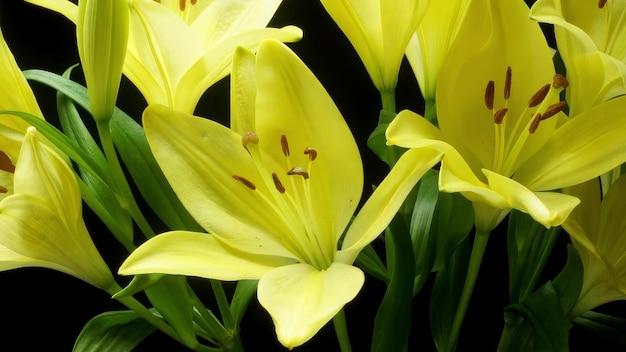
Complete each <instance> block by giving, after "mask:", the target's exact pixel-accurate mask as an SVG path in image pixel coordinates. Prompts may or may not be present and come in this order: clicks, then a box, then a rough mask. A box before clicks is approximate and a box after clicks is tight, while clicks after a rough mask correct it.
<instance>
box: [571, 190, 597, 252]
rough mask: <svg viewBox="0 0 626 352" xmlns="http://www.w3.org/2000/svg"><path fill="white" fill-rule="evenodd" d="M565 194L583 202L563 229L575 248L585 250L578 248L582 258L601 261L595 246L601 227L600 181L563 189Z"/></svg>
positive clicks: (575, 209)
mask: <svg viewBox="0 0 626 352" xmlns="http://www.w3.org/2000/svg"><path fill="white" fill-rule="evenodd" d="M563 193H565V194H569V195H571V196H574V197H576V198H578V199H581V200H582V202H581V203H580V205H578V206H577V207H576V208H574V210H573V211H572V213H571V214H570V216H568V217H567V220H565V222H564V223H563V228H564V229H565V231H567V233H568V234H569V236H570V237H571V239H572V241H573V242H574V247H576V248H578V246H582V247H584V248H585V250H581V249H580V248H578V253H579V254H580V255H581V257H584V256H586V255H589V254H591V255H593V256H595V257H596V258H597V259H598V260H601V257H600V254H599V253H598V252H597V250H596V245H595V243H596V241H597V238H598V236H599V234H600V226H601V225H600V224H601V222H600V216H601V215H600V214H601V204H602V203H601V200H602V191H601V189H600V180H599V179H598V178H594V179H592V180H589V181H587V182H584V183H581V184H579V185H575V186H572V187H566V188H563Z"/></svg>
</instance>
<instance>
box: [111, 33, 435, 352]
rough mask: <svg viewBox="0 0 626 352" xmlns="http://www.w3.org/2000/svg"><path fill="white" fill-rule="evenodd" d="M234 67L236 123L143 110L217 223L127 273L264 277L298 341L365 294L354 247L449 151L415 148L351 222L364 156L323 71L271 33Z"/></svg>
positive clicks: (370, 236) (151, 253)
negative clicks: (314, 68) (327, 86)
mask: <svg viewBox="0 0 626 352" xmlns="http://www.w3.org/2000/svg"><path fill="white" fill-rule="evenodd" d="M233 67H234V68H233V76H232V85H231V103H232V109H231V112H232V113H231V129H229V128H226V127H224V126H222V125H220V124H218V123H216V122H214V121H211V120H208V119H203V118H199V117H195V116H191V115H187V114H184V113H181V112H176V111H173V110H171V109H169V108H167V107H164V106H158V105H152V106H149V107H148V108H147V109H146V111H145V112H144V116H143V123H144V126H145V130H146V133H147V137H148V141H149V143H150V146H151V148H152V150H153V152H154V155H155V157H156V159H157V161H158V162H159V165H160V166H161V168H162V169H163V172H164V174H165V176H166V177H167V179H168V180H169V182H170V183H171V185H172V187H173V189H174V191H175V192H176V194H177V195H178V196H179V198H180V199H181V201H182V203H183V204H184V205H185V207H186V208H187V209H188V210H189V212H190V213H191V214H192V216H193V217H194V218H195V219H196V221H197V222H198V223H199V224H200V225H201V226H202V227H203V228H204V229H205V230H206V231H207V232H208V233H196V232H185V231H173V232H168V233H164V234H160V235H158V236H156V237H154V238H152V239H150V240H148V241H147V242H146V243H144V244H143V245H141V246H140V247H139V248H138V249H137V250H135V251H134V252H133V253H132V254H131V255H130V256H129V257H128V258H127V259H126V261H125V262H124V263H123V264H122V266H121V267H120V270H119V272H120V274H122V275H139V274H147V273H166V274H177V275H190V276H199V277H204V278H212V279H218V280H243V279H258V280H259V285H258V292H257V294H258V299H259V302H260V303H261V305H262V306H263V307H264V308H265V309H266V310H267V311H268V312H269V314H270V315H271V317H272V319H273V321H274V323H275V327H276V334H277V336H278V339H279V341H280V342H281V343H282V344H283V345H284V346H286V347H288V348H293V347H296V346H299V345H301V344H303V343H305V342H306V341H308V340H309V339H310V338H311V337H312V336H313V335H315V333H317V331H318V330H319V329H321V328H322V327H323V326H324V325H325V324H326V323H327V322H328V321H329V320H330V319H331V318H332V317H333V316H334V315H335V314H337V312H339V310H340V309H342V307H343V306H344V305H345V304H346V303H348V302H349V301H351V300H352V299H354V297H355V296H356V295H357V294H358V292H359V291H360V289H361V287H362V285H363V282H364V274H363V272H362V271H361V270H360V269H358V268H356V267H354V266H352V264H353V262H354V260H355V259H356V256H357V255H358V253H359V252H360V251H361V249H363V248H364V247H365V246H366V245H368V244H369V243H370V242H371V241H373V240H374V239H375V238H376V237H377V236H379V235H380V233H381V232H382V231H383V230H384V228H385V227H386V226H387V225H388V223H389V222H390V221H391V219H392V218H393V216H394V214H395V213H396V211H397V210H398V209H399V207H400V205H401V204H402V202H403V200H404V198H405V197H406V195H407V194H408V192H409V191H410V190H411V188H412V187H413V185H414V184H415V182H417V180H418V179H419V178H420V177H421V176H422V175H423V174H424V173H425V172H426V171H427V170H428V169H430V168H431V167H432V166H433V165H434V164H435V163H437V162H438V160H439V159H440V157H441V153H440V152H439V151H438V150H436V149H434V148H430V149H427V150H420V151H415V152H408V153H406V154H405V156H403V157H402V159H400V161H399V162H398V164H397V165H396V167H394V169H393V170H392V171H391V173H390V174H389V175H388V177H387V178H386V179H385V180H384V181H383V182H382V183H381V184H380V185H379V186H378V187H377V188H376V190H375V192H374V193H373V194H372V196H371V197H370V198H369V200H368V201H367V202H366V203H365V205H363V207H362V208H361V210H360V212H359V213H358V215H357V216H356V217H355V218H354V220H352V216H353V214H354V212H355V210H356V208H357V205H358V204H359V200H360V198H361V193H362V188H363V165H362V162H361V158H360V154H359V151H358V149H357V145H356V142H355V141H354V138H353V136H352V134H351V132H350V130H349V128H348V126H347V125H346V123H345V121H344V120H343V118H342V116H341V114H340V112H339V111H338V109H337V107H336V106H335V104H334V103H333V101H332V100H331V98H330V97H329V96H328V93H326V91H325V90H324V88H323V87H322V85H321V84H320V83H319V81H318V80H317V79H316V78H315V76H314V75H313V74H312V73H311V72H310V71H309V70H308V68H307V67H306V66H305V65H304V63H303V62H302V61H300V59H299V58H298V57H297V56H296V55H295V54H294V53H293V52H291V51H290V50H289V49H288V48H287V47H286V46H285V45H283V44H282V43H279V42H277V41H273V40H272V41H264V42H262V43H261V46H260V48H259V51H258V55H257V57H256V59H255V57H254V55H253V54H252V53H251V52H249V51H246V50H244V49H240V50H239V51H238V53H237V54H236V56H235V61H234V65H233ZM351 220H352V221H351ZM340 239H343V241H342V243H341V246H340V247H339V242H340Z"/></svg>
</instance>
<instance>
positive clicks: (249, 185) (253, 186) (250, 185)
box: [232, 175, 256, 191]
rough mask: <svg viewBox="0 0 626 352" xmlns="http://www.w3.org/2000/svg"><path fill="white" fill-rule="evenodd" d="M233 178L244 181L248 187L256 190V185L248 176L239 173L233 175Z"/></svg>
mask: <svg viewBox="0 0 626 352" xmlns="http://www.w3.org/2000/svg"><path fill="white" fill-rule="evenodd" d="M232 176H233V178H234V179H235V180H237V181H239V182H241V183H243V184H244V185H245V186H246V187H248V188H250V189H251V190H253V191H254V190H256V185H255V184H254V183H253V182H252V181H250V180H248V179H247V178H245V177H243V176H239V175H232Z"/></svg>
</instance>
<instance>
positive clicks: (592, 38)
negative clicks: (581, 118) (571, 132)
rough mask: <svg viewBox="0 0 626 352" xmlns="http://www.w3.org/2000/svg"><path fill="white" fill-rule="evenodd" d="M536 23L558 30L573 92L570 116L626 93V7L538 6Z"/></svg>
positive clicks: (556, 2)
mask: <svg viewBox="0 0 626 352" xmlns="http://www.w3.org/2000/svg"><path fill="white" fill-rule="evenodd" d="M531 17H532V18H533V19H535V20H537V21H540V22H545V23H552V24H554V32H555V36H556V40H557V45H558V49H559V52H560V54H561V57H562V59H563V62H564V64H565V68H566V69H567V79H568V80H569V82H570V88H569V89H568V91H567V102H568V103H569V105H570V116H572V117H573V116H576V115H578V114H579V113H581V112H583V111H585V110H586V109H588V108H590V107H592V106H595V105H598V104H600V103H601V102H603V101H607V100H609V99H611V98H614V97H616V96H619V95H623V94H625V93H626V82H625V80H626V4H624V2H623V1H614V0H608V1H591V0H587V1H576V0H573V1H572V0H569V1H568V0H538V1H537V2H536V3H535V4H534V5H533V7H532V9H531Z"/></svg>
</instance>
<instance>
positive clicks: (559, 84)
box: [552, 73, 569, 89]
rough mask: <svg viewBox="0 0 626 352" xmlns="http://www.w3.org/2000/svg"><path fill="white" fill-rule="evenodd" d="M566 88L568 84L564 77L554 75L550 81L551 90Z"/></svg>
mask: <svg viewBox="0 0 626 352" xmlns="http://www.w3.org/2000/svg"><path fill="white" fill-rule="evenodd" d="M567 86H569V82H568V81H567V78H565V76H563V75H561V74H558V73H557V74H555V75H554V78H553V79H552V88H554V89H561V88H563V89H565V88H567Z"/></svg>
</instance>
